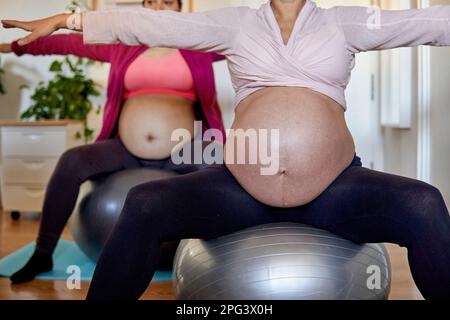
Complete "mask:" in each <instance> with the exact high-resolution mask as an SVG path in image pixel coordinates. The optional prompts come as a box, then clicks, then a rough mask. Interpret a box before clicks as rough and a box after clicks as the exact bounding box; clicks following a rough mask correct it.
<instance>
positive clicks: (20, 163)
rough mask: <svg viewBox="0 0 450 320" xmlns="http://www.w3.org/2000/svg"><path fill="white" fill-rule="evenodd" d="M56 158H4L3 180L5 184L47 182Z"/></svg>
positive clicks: (43, 183) (56, 160) (56, 161)
mask: <svg viewBox="0 0 450 320" xmlns="http://www.w3.org/2000/svg"><path fill="white" fill-rule="evenodd" d="M57 163H58V158H42V159H39V158H35V159H33V158H30V159H27V158H4V159H3V181H4V183H6V184H22V183H23V184H27V183H34V184H42V185H45V184H47V182H48V180H49V178H50V176H51V174H52V173H53V170H54V169H55V166H56V164H57Z"/></svg>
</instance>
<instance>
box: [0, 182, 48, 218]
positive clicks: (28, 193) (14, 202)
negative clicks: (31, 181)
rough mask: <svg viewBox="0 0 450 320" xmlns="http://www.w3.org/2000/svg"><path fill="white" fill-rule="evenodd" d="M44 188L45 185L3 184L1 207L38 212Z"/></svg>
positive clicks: (8, 209) (42, 200)
mask: <svg viewBox="0 0 450 320" xmlns="http://www.w3.org/2000/svg"><path fill="white" fill-rule="evenodd" d="M45 190H46V187H45V186H21V185H17V186H16V185H3V192H2V201H3V208H4V210H6V211H32V212H33V211H34V212H40V211H41V210H42V204H43V203H44V196H45Z"/></svg>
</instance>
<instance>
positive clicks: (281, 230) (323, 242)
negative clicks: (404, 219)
mask: <svg viewBox="0 0 450 320" xmlns="http://www.w3.org/2000/svg"><path fill="white" fill-rule="evenodd" d="M243 214H245V213H243ZM174 275H175V277H174V286H175V292H176V297H177V299H180V300H343V299H350V300H360V299H364V300H366V299H373V300H382V299H387V297H388V295H389V290H390V278H391V271H390V262H389V256H388V253H387V251H386V248H385V247H384V246H383V245H381V244H364V245H359V244H355V243H353V242H351V241H348V240H345V239H343V238H341V237H338V236H336V235H334V234H332V233H330V232H327V231H324V230H320V229H316V228H313V227H310V226H306V225H302V224H295V223H275V224H269V225H261V226H257V227H253V228H249V229H245V230H242V231H240V232H236V233H233V234H230V235H226V236H223V237H220V238H217V239H213V240H209V241H203V240H198V239H191V240H183V241H181V243H180V246H179V247H178V251H177V253H176V256H175V262H174Z"/></svg>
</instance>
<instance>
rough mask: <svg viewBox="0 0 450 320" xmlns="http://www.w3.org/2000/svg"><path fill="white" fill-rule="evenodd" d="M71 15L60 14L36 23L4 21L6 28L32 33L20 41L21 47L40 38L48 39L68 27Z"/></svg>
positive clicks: (35, 21)
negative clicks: (47, 37)
mask: <svg viewBox="0 0 450 320" xmlns="http://www.w3.org/2000/svg"><path fill="white" fill-rule="evenodd" d="M69 16H70V14H58V15H56V16H52V17H48V18H45V19H40V20H34V21H17V20H2V25H3V27H4V28H7V29H9V28H19V29H23V30H26V31H30V32H31V34H29V35H28V36H26V37H25V38H22V39H20V40H19V41H18V44H19V45H20V46H24V45H27V44H29V43H31V42H33V41H35V40H37V39H39V38H43V37H46V36H48V35H50V34H52V33H53V32H55V31H56V30H58V29H62V28H66V27H67V25H66V24H67V18H68V17H69Z"/></svg>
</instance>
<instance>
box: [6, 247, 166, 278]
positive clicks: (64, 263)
mask: <svg viewBox="0 0 450 320" xmlns="http://www.w3.org/2000/svg"><path fill="white" fill-rule="evenodd" d="M35 245H36V244H35V243H34V242H33V243H30V244H28V245H26V246H25V247H23V248H20V249H19V250H17V251H15V252H13V253H12V254H10V255H8V256H6V257H4V258H3V259H0V277H10V276H11V275H12V274H13V273H14V272H16V271H17V270H19V269H20V268H21V267H22V266H23V265H25V263H26V262H27V261H28V259H29V258H30V257H31V255H32V254H33V252H34V248H35ZM71 265H76V266H78V267H79V268H80V270H81V280H82V281H90V280H91V279H92V275H93V273H94V269H95V262H93V261H92V260H91V259H89V258H88V257H87V256H86V255H85V254H84V253H83V252H82V251H81V250H80V249H79V248H78V246H77V245H76V244H75V243H74V242H72V241H67V240H60V241H59V242H58V245H57V247H56V250H55V253H54V255H53V270H52V271H50V272H45V273H42V274H40V275H39V276H38V277H37V279H45V280H66V279H67V278H68V277H69V276H70V274H69V273H67V272H66V271H67V267H69V266H71ZM171 280H172V272H170V271H157V272H156V273H155V275H154V277H153V281H171Z"/></svg>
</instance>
